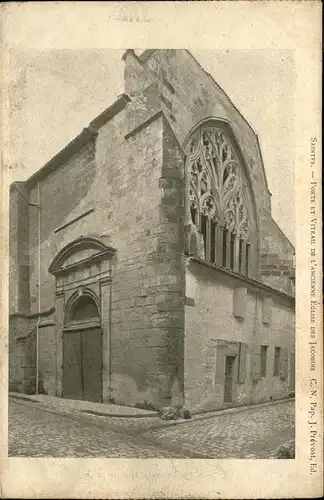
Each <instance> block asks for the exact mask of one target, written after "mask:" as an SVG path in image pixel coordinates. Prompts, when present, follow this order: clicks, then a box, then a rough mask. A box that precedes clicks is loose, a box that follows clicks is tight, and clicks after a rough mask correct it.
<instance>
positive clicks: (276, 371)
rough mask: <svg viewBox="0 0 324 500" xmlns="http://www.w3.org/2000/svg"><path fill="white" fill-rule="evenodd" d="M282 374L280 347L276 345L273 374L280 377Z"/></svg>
mask: <svg viewBox="0 0 324 500" xmlns="http://www.w3.org/2000/svg"><path fill="white" fill-rule="evenodd" d="M279 374H280V347H275V350H274V359H273V376H274V377H279Z"/></svg>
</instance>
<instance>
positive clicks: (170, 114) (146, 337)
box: [9, 49, 295, 458]
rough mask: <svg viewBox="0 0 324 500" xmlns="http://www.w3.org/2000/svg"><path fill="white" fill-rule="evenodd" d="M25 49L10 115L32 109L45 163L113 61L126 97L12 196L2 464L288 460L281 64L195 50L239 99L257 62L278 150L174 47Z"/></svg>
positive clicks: (288, 161)
mask: <svg viewBox="0 0 324 500" xmlns="http://www.w3.org/2000/svg"><path fill="white" fill-rule="evenodd" d="M24 56H25V59H24V62H25V65H24V66H23V65H22V64H20V66H19V67H20V70H21V71H20V74H19V77H20V79H21V80H22V81H23V82H24V83H23V86H22V87H21V88H23V89H25V92H26V96H29V95H32V97H33V99H30V101H28V99H27V98H26V101H23V102H22V109H19V112H20V113H21V114H22V113H23V112H25V116H26V119H27V124H28V118H27V117H28V111H29V110H30V108H31V107H32V106H35V107H36V106H37V107H38V111H37V112H35V111H34V113H35V115H36V118H35V120H34V123H32V130H31V133H32V134H35V135H37V136H38V138H39V139H38V141H37V139H36V140H35V139H33V138H32V137H31V134H29V136H27V138H28V137H31V144H32V145H33V147H35V144H33V143H36V144H37V142H38V143H39V142H40V141H42V142H43V145H44V148H46V152H47V151H50V149H51V148H50V147H49V146H48V145H47V144H48V143H49V142H50V141H52V137H51V135H50V136H49V137H46V136H45V141H43V137H42V134H40V135H39V131H38V129H39V128H40V124H41V123H42V120H43V119H44V120H45V119H49V120H53V122H52V126H53V124H54V123H56V122H58V121H59V120H61V121H62V124H61V127H62V128H63V129H64V127H65V121H66V122H67V123H68V125H67V126H66V127H65V128H66V130H64V131H63V132H62V140H63V138H64V136H65V135H67V134H68V133H70V132H71V131H72V129H73V128H74V127H75V126H76V124H74V123H73V120H74V119H75V115H76V114H77V112H76V111H75V108H76V106H78V99H82V94H83V90H84V88H85V87H86V86H87V88H88V89H89V87H90V86H93V91H92V92H91V91H90V92H91V93H90V97H88V96H87V97H85V98H84V100H85V101H88V107H89V109H85V108H86V102H85V103H83V104H80V105H79V107H81V108H83V109H84V111H83V113H81V110H79V116H78V117H77V119H81V117H82V115H83V116H89V115H90V114H91V113H92V106H91V101H93V102H95V101H96V99H97V94H99V90H101V91H104V85H107V88H108V84H109V79H110V78H112V73H113V71H116V68H117V69H118V71H119V72H120V76H121V79H123V82H122V83H123V87H122V88H121V91H122V93H119V94H118V95H116V96H115V100H114V101H113V102H112V103H111V104H110V105H109V106H108V107H106V109H104V110H103V111H102V112H101V113H100V114H98V115H97V116H93V117H92V119H91V121H90V123H89V124H87V126H86V127H85V128H83V130H82V131H81V133H79V134H78V135H77V136H76V137H75V138H73V139H72V140H71V141H69V142H68V144H66V145H65V146H64V147H63V148H62V149H61V150H60V151H59V152H57V153H56V154H55V155H54V156H53V157H52V158H51V159H50V160H49V161H47V162H46V163H45V164H44V165H43V166H42V167H41V168H39V169H36V170H35V171H34V172H33V173H32V174H31V175H30V176H27V178H26V179H19V180H18V179H17V180H16V181H14V182H13V183H12V184H11V186H10V254H9V258H10V274H9V298H10V300H9V456H27V457H28V456H29V457H30V456H32V457H39V456H41V457H47V456H48V457H128V458H129V457H132V458H150V457H158V458H294V456H295V439H294V424H295V407H294V394H295V319H294V318H295V297H294V296H295V264H294V256H295V249H294V246H293V244H292V242H291V241H290V239H289V237H288V236H287V235H286V234H285V232H284V231H283V230H282V228H281V227H280V220H276V219H275V218H274V217H273V216H272V203H274V204H275V205H276V208H277V213H279V219H281V220H282V221H283V224H284V225H285V226H286V228H287V229H288V231H289V232H290V235H293V236H294V232H293V227H294V220H293V213H292V201H291V200H292V192H293V186H292V185H289V181H290V180H291V179H292V178H293V172H292V166H293V134H292V129H291V126H290V123H289V122H290V120H293V106H294V102H293V99H289V96H288V93H289V92H290V91H291V89H292V88H293V83H294V82H293V79H292V78H291V76H290V71H291V70H293V68H294V60H293V57H292V54H291V53H290V52H287V53H285V52H278V54H276V52H275V51H272V52H269V53H268V54H267V53H262V51H259V52H258V53H257V54H256V53H254V52H252V53H251V54H249V52H248V51H241V52H235V53H234V54H229V53H228V51H226V52H221V51H205V52H204V53H203V54H202V60H203V61H204V60H206V61H207V63H208V64H209V66H213V65H214V66H215V71H216V68H219V71H220V69H221V68H222V67H225V65H226V64H227V65H228V66H232V68H234V69H237V71H236V72H234V73H232V74H229V68H227V69H225V70H224V73H225V75H224V77H223V80H225V77H228V78H229V79H230V80H232V82H231V88H232V92H233V94H234V93H235V92H237V94H239V93H240V92H243V93H244V94H245V95H246V96H248V95H249V94H250V93H251V89H250V88H249V87H248V82H249V78H248V77H249V74H250V71H251V70H254V71H258V72H259V75H261V74H262V71H263V68H264V65H265V58H267V64H268V65H269V66H270V65H272V69H273V75H272V76H271V77H270V80H271V82H270V83H271V85H272V86H273V85H277V89H276V88H272V90H271V94H270V95H269V100H270V99H271V98H274V97H277V94H280V92H281V94H282V95H281V96H280V97H279V100H280V102H285V104H286V112H285V113H284V115H283V124H282V127H283V129H284V130H285V131H286V135H285V142H286V147H285V148H283V151H282V154H281V155H277V154H276V151H275V152H272V155H271V148H276V147H280V138H279V139H278V137H277V136H278V132H277V131H276V130H273V131H272V130H271V124H270V123H267V122H266V119H264V120H263V123H262V120H260V119H259V120H258V117H257V116H256V113H255V111H254V114H253V113H250V115H253V116H254V120H255V122H256V126H257V125H261V123H262V125H263V128H264V129H266V128H267V134H269V136H268V137H265V138H264V139H263V137H262V136H260V137H259V136H258V135H257V133H256V131H255V130H254V129H253V128H252V125H251V124H250V123H249V122H248V120H247V118H245V117H244V116H243V114H242V111H241V110H240V109H238V107H236V104H235V103H234V102H233V101H232V100H231V99H230V97H229V96H228V95H227V93H226V89H223V88H222V87H221V86H220V85H219V84H218V82H217V81H216V77H217V75H216V74H215V77H213V75H211V74H210V73H209V72H207V71H206V69H205V68H204V67H203V61H202V63H200V61H199V59H198V58H196V57H195V56H194V55H193V54H192V53H191V52H190V51H189V50H185V49H152V50H151V49H149V50H144V51H143V52H142V51H140V50H134V49H128V50H126V51H124V52H123V53H121V51H106V52H105V51H101V52H100V51H99V52H94V53H93V54H91V53H89V52H88V53H82V51H80V52H76V51H71V53H68V51H54V53H51V52H49V53H33V54H27V55H26V54H24ZM91 57H92V61H93V62H92V63H91V62H88V66H87V68H88V70H90V69H93V71H91V72H90V71H89V74H88V75H87V82H86V83H82V84H81V83H80V84H79V88H78V87H77V86H78V80H77V70H78V66H80V65H81V64H84V61H85V60H86V59H88V61H90V58H91ZM197 57H198V56H197ZM105 62H106V64H105ZM114 63H115V65H114ZM67 68H69V72H67V71H66V70H67ZM22 69H23V71H22ZM244 70H245V71H246V75H244V74H243V71H244ZM96 72H97V75H96ZM103 72H105V73H106V77H105V78H104V79H102V78H100V87H101V89H99V88H97V87H99V85H98V83H97V84H96V81H95V79H96V76H97V77H98V76H99V77H101V76H102V74H103ZM216 73H217V72H216ZM67 74H68V77H66V75H67ZM279 74H280V75H281V77H282V80H281V81H280V82H279V81H278V80H276V79H277V78H278V75H279ZM238 75H241V76H240V78H239V79H238V78H237V77H238ZM220 77H221V76H220ZM244 81H245V82H246V84H245V85H246V86H245V87H244V85H243V82H244ZM55 82H57V84H56V85H54V83H55ZM257 84H258V86H259V89H257V90H258V91H259V94H260V90H262V91H263V92H264V88H262V85H263V79H262V78H261V79H260V81H258V82H257ZM254 85H255V84H254ZM281 85H282V86H284V85H285V87H284V88H283V89H282V88H281ZM71 86H72V88H73V93H71V95H69V90H70V87H71ZM55 87H56V88H55ZM268 87H269V89H270V84H269V85H268ZM48 90H49V91H50V92H48ZM60 92H63V93H64V94H66V97H65V99H61V100H58V99H57V97H58V95H59V93H60ZM109 94H111V91H110V92H109ZM263 95H264V97H265V98H268V96H265V94H264V93H263ZM45 99H46V102H47V108H46V107H45ZM105 99H106V96H105V94H104V93H101V96H100V97H99V98H98V99H97V100H98V101H99V103H98V105H97V106H95V107H98V106H99V104H100V103H101V102H102V101H103V100H105ZM247 99H248V98H247ZM255 99H257V97H255ZM240 100H242V96H241V99H240ZM280 102H278V103H276V106H278V105H279V104H280ZM262 105H263V103H262V102H260V103H257V104H256V108H259V107H261V106H262ZM246 107H247V108H248V106H246ZM269 107H270V105H269ZM43 110H45V117H46V118H45V117H43V116H42V114H41V113H42V111H43ZM69 115H70V116H69ZM37 118H38V123H37ZM258 122H259V123H258ZM22 123H23V126H24V127H25V126H26V121H23V122H22ZM71 123H72V124H73V126H71V125H70V124H71ZM56 133H57V134H58V135H59V134H60V132H59V131H57V132H56ZM280 133H282V131H280ZM43 135H46V132H43ZM27 138H26V140H27ZM262 143H264V144H266V151H265V153H266V158H267V159H269V160H270V159H272V162H273V163H272V164H269V165H267V164H266V162H265V161H264V160H263V156H264V152H263V151H262V150H261V146H260V144H262ZM52 147H54V146H52ZM268 150H270V152H269V151H268ZM40 157H41V154H39V153H38V154H37V153H36V158H35V156H34V155H33V156H32V157H30V158H28V159H27V162H30V165H31V167H30V170H32V169H33V168H35V159H36V160H38V159H39V158H40ZM23 161H24V160H23ZM284 167H285V168H286V169H287V172H286V173H283V172H282V169H283V168H284ZM268 173H269V175H270V177H271V179H272V181H273V182H272V184H273V185H274V188H275V189H276V196H275V197H274V200H272V193H271V191H270V189H269V183H268V179H267V174H268ZM279 179H281V182H282V185H281V186H280V185H279V186H278V180H279ZM287 187H288V189H289V190H290V193H287V191H286V189H287ZM284 201H286V202H287V203H288V205H287V206H286V207H285V209H281V205H283V203H284ZM289 201H291V202H290V204H289ZM278 207H279V209H278ZM280 209H281V211H280ZM26 425H27V426H28V433H26Z"/></svg>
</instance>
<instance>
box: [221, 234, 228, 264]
mask: <svg viewBox="0 0 324 500" xmlns="http://www.w3.org/2000/svg"><path fill="white" fill-rule="evenodd" d="M227 235H228V230H227V229H224V231H223V255H222V265H223V266H224V267H226V265H227Z"/></svg>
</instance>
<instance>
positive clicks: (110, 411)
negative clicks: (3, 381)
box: [9, 392, 158, 418]
mask: <svg viewBox="0 0 324 500" xmlns="http://www.w3.org/2000/svg"><path fill="white" fill-rule="evenodd" d="M9 397H12V398H15V399H22V400H27V401H34V402H35V403H43V404H45V405H48V406H50V407H53V408H57V409H61V408H63V409H64V408H66V409H68V410H77V411H81V412H84V413H93V414H96V415H103V416H107V417H131V418H141V417H142V418H147V417H155V416H157V415H158V412H157V411H152V410H143V409H141V408H134V407H131V406H119V405H114V404H102V403H92V402H91V401H77V400H74V399H64V398H57V397H54V396H47V395H45V394H32V395H27V394H20V393H16V392H10V393H9Z"/></svg>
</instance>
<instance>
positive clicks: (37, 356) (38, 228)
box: [29, 181, 41, 394]
mask: <svg viewBox="0 0 324 500" xmlns="http://www.w3.org/2000/svg"><path fill="white" fill-rule="evenodd" d="M29 205H32V206H34V207H37V209H38V214H37V234H38V256H37V261H38V262H37V287H38V293H37V295H38V298H37V303H38V304H37V309H38V311H37V314H38V319H37V324H36V390H35V393H36V394H38V382H39V373H38V372H39V325H40V313H41V289H40V288H41V287H40V281H41V213H40V186H39V181H38V182H37V203H33V202H31V201H30V202H29Z"/></svg>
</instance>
